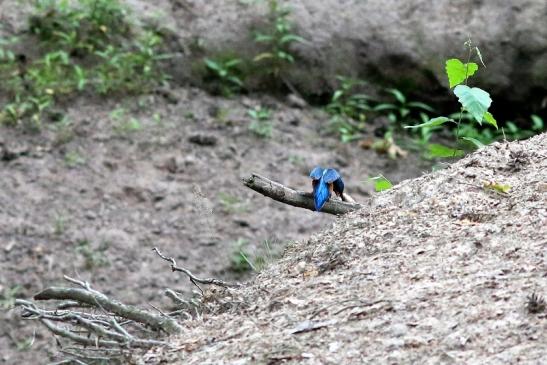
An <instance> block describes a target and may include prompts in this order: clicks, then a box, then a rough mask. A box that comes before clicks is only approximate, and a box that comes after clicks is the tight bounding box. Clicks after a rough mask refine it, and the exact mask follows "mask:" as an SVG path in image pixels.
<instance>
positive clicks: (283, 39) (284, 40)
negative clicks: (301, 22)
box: [279, 34, 305, 44]
mask: <svg viewBox="0 0 547 365" xmlns="http://www.w3.org/2000/svg"><path fill="white" fill-rule="evenodd" d="M304 41H305V40H304V38H302V37H299V36H297V35H295V34H287V35H284V36H283V37H281V40H280V41H279V42H280V43H281V44H285V43H291V42H304Z"/></svg>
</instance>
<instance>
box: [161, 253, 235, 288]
mask: <svg viewBox="0 0 547 365" xmlns="http://www.w3.org/2000/svg"><path fill="white" fill-rule="evenodd" d="M152 251H154V252H155V253H156V254H157V255H158V256H159V257H161V258H162V259H164V260H165V261H167V262H170V263H171V270H172V271H179V272H182V273H184V274H186V275H187V276H188V278H189V279H190V281H191V282H192V283H193V284H194V285H196V286H197V287H198V288H199V286H198V285H197V283H199V284H206V285H217V286H221V287H223V288H238V287H240V286H241V284H240V283H229V282H226V281H223V280H220V279H216V278H205V279H202V278H198V277H197V276H195V275H194V274H192V272H191V271H190V270H188V269H186V268H184V267H180V266H177V262H176V261H175V259H174V258H173V257H167V256H165V255H164V254H163V253H161V251H160V250H159V249H158V248H157V247H154V248H153V249H152ZM200 290H201V288H200Z"/></svg>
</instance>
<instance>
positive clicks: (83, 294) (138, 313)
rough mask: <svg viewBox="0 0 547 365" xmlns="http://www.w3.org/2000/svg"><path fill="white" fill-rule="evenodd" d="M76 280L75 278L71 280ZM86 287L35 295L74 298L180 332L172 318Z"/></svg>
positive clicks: (172, 332) (46, 290)
mask: <svg viewBox="0 0 547 365" xmlns="http://www.w3.org/2000/svg"><path fill="white" fill-rule="evenodd" d="M71 281H72V282H75V281H76V280H75V279H72V280H71ZM84 286H87V287H88V288H86V289H80V288H62V287H49V288H46V289H44V290H42V291H41V292H40V293H38V294H36V295H35V296H34V299H36V300H72V301H77V302H80V303H84V304H88V305H90V306H93V307H97V308H100V309H104V310H106V311H108V312H112V313H114V314H116V315H118V316H120V317H123V318H127V319H130V320H133V321H137V322H140V323H144V324H146V325H149V326H150V327H152V328H153V329H156V330H163V331H165V332H167V333H169V334H175V333H180V332H181V331H182V327H181V326H180V325H179V324H178V323H177V321H175V320H174V319H172V318H166V317H162V316H157V315H154V314H152V313H149V312H147V311H144V310H142V309H139V308H137V307H134V306H131V305H127V304H123V303H120V302H118V301H116V300H114V299H110V298H108V297H107V296H106V295H104V294H102V293H100V292H98V291H96V290H93V289H91V288H89V284H87V283H84Z"/></svg>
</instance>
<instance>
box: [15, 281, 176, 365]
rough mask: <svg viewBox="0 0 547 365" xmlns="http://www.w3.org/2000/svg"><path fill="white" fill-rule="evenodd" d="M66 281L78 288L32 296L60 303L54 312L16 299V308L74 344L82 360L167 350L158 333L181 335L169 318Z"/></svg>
mask: <svg viewBox="0 0 547 365" xmlns="http://www.w3.org/2000/svg"><path fill="white" fill-rule="evenodd" d="M65 280H67V281H69V282H71V283H73V284H76V285H78V286H80V288H65V287H49V288H47V289H44V290H43V291H41V292H40V293H38V294H36V295H35V296H34V299H35V300H62V301H63V302H61V303H60V304H59V305H57V306H56V307H55V308H54V309H45V308H41V307H38V306H37V305H36V304H35V302H32V301H28V300H23V299H17V300H16V301H15V304H16V305H17V306H18V307H20V308H21V309H22V314H21V316H22V317H23V318H24V319H29V320H38V321H40V322H41V323H42V324H43V325H44V326H45V327H46V328H47V329H48V330H49V331H50V332H51V333H53V334H54V335H55V336H56V337H58V338H63V339H66V340H68V341H69V342H71V343H73V344H76V345H77V346H78V347H77V348H76V349H77V350H78V357H80V358H81V359H87V358H89V359H94V358H96V355H97V354H99V355H100V356H102V357H101V358H103V357H104V358H107V359H113V358H119V357H122V356H124V355H126V354H130V353H131V352H132V351H131V349H135V348H150V347H152V346H158V345H164V346H168V343H166V342H163V341H160V340H158V339H156V338H155V337H159V335H160V334H159V332H164V333H167V334H177V333H180V332H182V326H181V325H179V324H178V323H177V321H176V320H175V319H173V318H171V317H170V316H167V315H155V314H152V313H150V312H147V311H144V310H142V309H139V308H137V307H134V306H131V305H127V304H123V303H121V302H118V301H116V300H114V299H111V298H109V297H107V296H106V295H105V294H103V293H101V292H99V291H97V290H95V289H92V288H91V286H90V284H89V283H87V282H85V281H80V280H76V279H73V278H70V277H68V276H65ZM67 301H68V302H67ZM154 332H155V334H154ZM151 336H152V338H151ZM58 343H60V342H59V340H58ZM97 351H98V352H97ZM89 352H93V353H92V354H90V353H89ZM88 355H89V356H88ZM76 360H77V359H74V358H73V356H71V359H68V360H67V361H73V362H76V363H78V361H76ZM82 363H83V362H82Z"/></svg>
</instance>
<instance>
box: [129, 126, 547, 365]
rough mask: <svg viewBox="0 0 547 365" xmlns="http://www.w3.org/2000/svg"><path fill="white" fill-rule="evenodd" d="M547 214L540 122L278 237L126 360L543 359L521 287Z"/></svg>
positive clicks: (544, 275)
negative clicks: (277, 247)
mask: <svg viewBox="0 0 547 365" xmlns="http://www.w3.org/2000/svg"><path fill="white" fill-rule="evenodd" d="M493 184H503V185H509V186H510V187H511V188H510V190H509V192H508V193H502V192H497V191H495V190H492V189H491V188H490V187H492V186H494V185H493ZM546 224H547V134H543V135H540V136H537V137H534V138H531V139H529V140H526V141H522V142H514V143H502V144H500V143H495V144H494V145H491V146H489V147H486V148H483V149H481V150H479V151H478V152H476V153H474V154H472V155H470V156H468V157H466V158H464V159H463V160H461V161H459V162H458V163H456V164H454V165H452V166H450V167H449V168H447V169H444V170H442V171H437V172H435V173H432V174H428V175H425V176H422V177H420V178H417V179H414V180H407V181H403V182H402V183H400V184H399V185H397V186H396V187H394V188H393V189H392V190H389V191H387V192H384V193H382V194H380V195H379V196H377V197H374V198H373V199H371V200H370V204H369V206H368V207H367V208H364V209H362V210H360V211H356V212H353V213H350V214H349V215H347V216H343V217H341V218H339V219H338V220H337V221H336V223H335V224H334V225H333V227H332V228H330V229H327V230H324V231H323V232H321V233H318V234H315V235H313V236H312V237H311V238H308V239H305V240H301V241H299V242H296V243H294V244H291V245H290V246H289V247H288V248H287V250H286V252H285V254H284V256H283V258H282V259H281V260H279V261H278V262H275V263H273V264H272V265H271V266H270V267H269V268H268V269H266V270H265V271H263V272H262V273H261V274H260V275H258V276H257V277H256V278H255V279H254V281H253V282H252V283H251V284H249V285H248V286H246V287H245V288H243V289H238V290H230V291H221V292H211V293H210V294H209V297H208V300H207V301H206V305H207V306H209V307H210V308H212V310H213V311H214V314H210V315H205V316H204V318H203V319H202V320H201V321H195V320H194V321H188V322H186V323H183V324H184V325H185V326H186V331H185V333H184V334H183V335H182V336H180V337H176V338H172V340H171V344H172V346H173V347H172V348H156V349H154V350H151V351H149V352H148V353H147V354H146V355H144V356H143V357H141V358H139V359H138V360H139V362H140V363H147V364H159V363H161V364H286V363H290V364H453V363H457V364H538V365H539V364H544V363H545V359H546V358H547V312H546V310H545V308H543V309H542V308H534V307H533V306H531V303H530V300H529V299H527V298H528V297H529V296H530V295H532V293H536V294H539V295H542V296H545V294H547V228H546ZM230 303H231V304H232V305H230ZM219 308H228V309H224V310H220V312H219Z"/></svg>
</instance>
